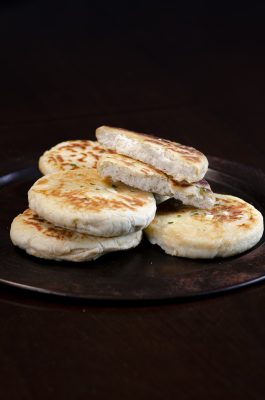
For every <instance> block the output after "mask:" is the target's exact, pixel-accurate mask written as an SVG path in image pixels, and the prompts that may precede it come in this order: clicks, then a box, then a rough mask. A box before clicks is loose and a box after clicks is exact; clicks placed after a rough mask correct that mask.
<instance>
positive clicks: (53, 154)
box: [39, 140, 112, 175]
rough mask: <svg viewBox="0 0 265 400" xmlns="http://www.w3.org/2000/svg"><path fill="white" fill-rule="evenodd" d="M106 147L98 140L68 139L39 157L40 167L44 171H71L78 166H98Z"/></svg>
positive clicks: (48, 172) (106, 151)
mask: <svg viewBox="0 0 265 400" xmlns="http://www.w3.org/2000/svg"><path fill="white" fill-rule="evenodd" d="M109 152H112V151H111V150H106V149H104V148H103V147H102V146H101V145H100V144H99V143H98V142H96V141H91V140H68V141H66V142H62V143H59V144H57V145H56V146H54V147H52V148H51V149H50V150H47V151H45V153H44V154H43V155H42V156H41V157H40V159H39V169H40V171H41V172H42V173H43V175H46V174H52V173H53V172H60V171H69V170H74V169H76V168H96V166H97V160H98V159H99V157H100V156H101V155H102V153H109Z"/></svg>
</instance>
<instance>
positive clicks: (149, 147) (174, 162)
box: [96, 126, 208, 183]
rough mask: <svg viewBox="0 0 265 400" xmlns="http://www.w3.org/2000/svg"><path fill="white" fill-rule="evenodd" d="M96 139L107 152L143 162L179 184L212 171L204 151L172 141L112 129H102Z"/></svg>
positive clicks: (196, 179) (99, 129) (192, 180)
mask: <svg viewBox="0 0 265 400" xmlns="http://www.w3.org/2000/svg"><path fill="white" fill-rule="evenodd" d="M96 136H97V139H98V141H99V143H100V144H101V145H103V146H104V147H106V148H107V149H110V150H114V151H115V152H117V153H119V154H123V155H126V156H128V157H131V158H134V159H136V160H139V161H143V162H145V163H146V164H149V165H151V166H153V167H155V168H156V169H158V170H160V171H162V172H164V173H165V174H167V175H169V176H171V177H172V178H173V179H174V180H176V181H178V182H182V181H186V182H189V183H192V182H197V181H199V180H201V179H202V178H203V177H204V175H205V173H206V171H207V169H208V160H207V158H206V157H205V156H204V155H203V154H202V153H201V152H199V151H198V150H196V149H194V148H192V147H187V146H183V145H181V144H179V143H175V142H171V141H169V140H165V139H159V138H157V137H154V136H149V135H145V134H142V133H135V132H131V131H128V130H125V129H120V128H112V127H109V126H101V127H99V128H98V129H97V130H96Z"/></svg>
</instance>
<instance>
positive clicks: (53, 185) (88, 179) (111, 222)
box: [28, 169, 156, 237]
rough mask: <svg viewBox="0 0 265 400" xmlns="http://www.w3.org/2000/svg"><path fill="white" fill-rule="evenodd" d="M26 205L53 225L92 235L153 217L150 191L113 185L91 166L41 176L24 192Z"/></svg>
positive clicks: (128, 228)
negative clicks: (27, 199) (27, 201)
mask: <svg viewBox="0 0 265 400" xmlns="http://www.w3.org/2000/svg"><path fill="white" fill-rule="evenodd" d="M28 198H29V207H30V208H31V209H32V210H33V211H35V212H36V213H37V214H38V215H39V216H40V217H42V218H44V219H45V220H47V221H49V222H51V223H52V224H54V225H56V226H60V227H63V228H66V229H72V230H76V231H78V232H83V233H87V234H89V235H94V236H104V237H112V236H121V235H126V234H128V233H132V232H136V231H138V230H141V229H143V228H145V227H146V226H147V225H148V224H149V223H150V222H151V221H152V219H153V218H154V216H155V212H156V202H155V199H154V196H153V195H152V194H151V193H147V192H142V191H140V190H137V189H134V188H130V187H128V186H126V185H123V184H115V185H114V184H113V183H112V182H111V181H110V180H108V179H103V178H101V177H100V175H99V174H98V173H97V171H96V170H95V169H76V170H74V171H63V172H57V173H54V174H49V175H45V176H43V177H42V178H40V179H39V180H38V181H36V182H35V183H34V185H33V186H32V187H31V189H30V190H29V193H28Z"/></svg>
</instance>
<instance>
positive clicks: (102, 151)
mask: <svg viewBox="0 0 265 400" xmlns="http://www.w3.org/2000/svg"><path fill="white" fill-rule="evenodd" d="M96 137H97V141H89V140H73V141H67V142H63V143H60V144H58V145H57V146H55V147H53V148H51V149H50V150H48V151H46V152H45V153H44V154H43V155H42V156H41V158H40V160H39V168H40V170H41V172H42V173H43V174H44V175H45V176H43V177H42V178H40V179H39V180H38V181H37V182H35V183H34V185H33V186H32V187H31V189H30V190H29V193H28V198H29V209H27V210H26V211H25V212H24V213H23V214H20V215H19V216H17V217H16V218H15V219H14V221H13V223H12V225H11V239H12V241H13V243H14V244H15V245H17V246H19V247H21V248H23V249H24V250H26V251H27V252H28V253H29V254H31V255H34V256H37V257H42V258H49V259H55V260H70V261H85V260H86V261H87V260H91V259H95V258H97V257H99V256H100V255H103V254H105V253H107V252H111V251H117V250H125V249H130V248H132V247H135V246H137V245H138V244H139V243H140V241H141V238H142V231H143V230H145V233H146V236H147V238H148V239H149V241H150V242H151V243H153V244H158V245H159V246H160V247H161V248H162V249H163V250H165V252H166V253H168V254H170V255H174V256H181V257H189V258H213V257H217V256H220V257H227V256H231V255H235V254H238V253H241V252H243V251H245V250H247V249H249V248H251V247H253V246H254V245H255V244H256V243H257V242H258V241H259V240H260V238H261V236H262V234H263V217H262V215H261V214H260V212H259V211H258V210H256V209H255V208H254V207H253V206H252V205H250V204H248V203H246V202H245V201H243V200H241V199H239V198H237V197H234V196H229V195H220V194H214V193H213V192H212V190H211V188H210V185H209V184H208V182H207V181H206V180H205V179H204V176H205V174H206V172H207V169H208V160H207V158H206V157H205V156H204V155H203V154H202V153H201V152H199V151H198V150H196V149H194V148H192V147H187V146H183V145H181V144H179V143H175V142H171V141H168V140H164V139H159V138H157V137H154V136H149V135H144V134H140V133H135V132H130V131H127V130H124V129H120V128H113V127H108V126H101V127H100V128H98V129H97V130H96ZM158 204H159V205H158Z"/></svg>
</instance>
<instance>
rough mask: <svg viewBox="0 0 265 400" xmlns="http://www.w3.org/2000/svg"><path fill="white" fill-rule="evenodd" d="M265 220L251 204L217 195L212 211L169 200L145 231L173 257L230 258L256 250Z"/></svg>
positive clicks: (160, 207)
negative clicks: (181, 204)
mask: <svg viewBox="0 0 265 400" xmlns="http://www.w3.org/2000/svg"><path fill="white" fill-rule="evenodd" d="M263 229H264V228H263V217H262V215H261V213H260V212H259V211H258V210H257V209H255V208H254V207H253V206H252V205H251V204H248V203H246V202H245V201H244V200H241V199H239V198H237V197H234V196H229V195H221V194H216V203H215V205H214V207H213V209H212V210H210V211H203V210H198V209H195V208H192V207H187V206H180V205H178V204H176V203H175V202H172V201H171V200H169V201H168V202H166V203H164V204H161V206H159V209H158V212H157V214H156V217H155V219H154V220H153V221H152V223H151V224H150V225H149V226H148V228H147V229H146V230H145V232H146V235H147V237H148V239H149V240H150V242H151V243H152V244H158V245H159V246H160V247H162V249H163V250H164V251H165V252H166V253H167V254H171V255H173V256H179V257H188V258H213V257H228V256H232V255H236V254H239V253H242V252H244V251H246V250H248V249H250V248H251V247H253V246H254V245H255V244H256V243H258V241H259V240H260V238H261V236H262V234H263Z"/></svg>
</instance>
